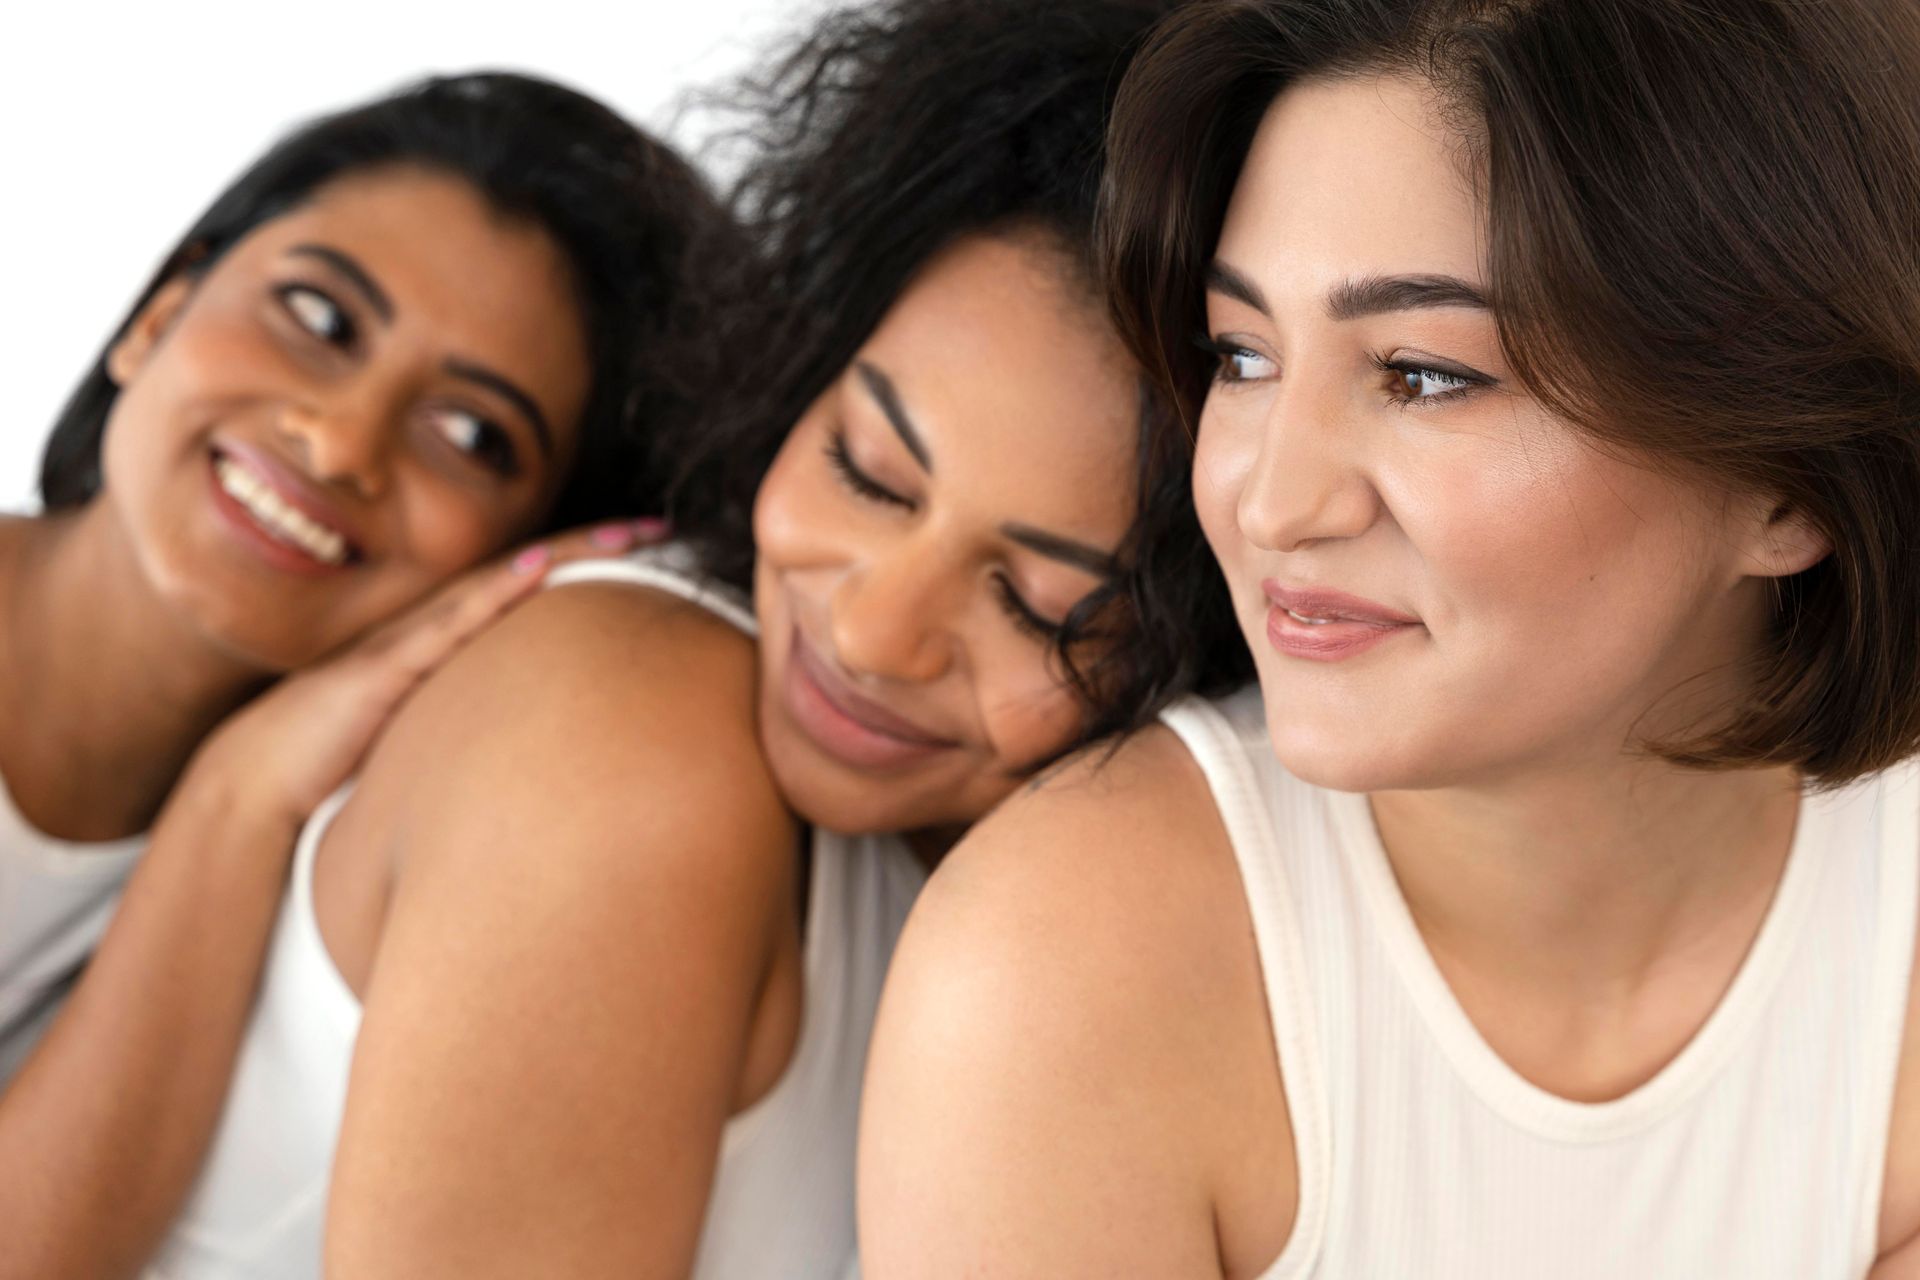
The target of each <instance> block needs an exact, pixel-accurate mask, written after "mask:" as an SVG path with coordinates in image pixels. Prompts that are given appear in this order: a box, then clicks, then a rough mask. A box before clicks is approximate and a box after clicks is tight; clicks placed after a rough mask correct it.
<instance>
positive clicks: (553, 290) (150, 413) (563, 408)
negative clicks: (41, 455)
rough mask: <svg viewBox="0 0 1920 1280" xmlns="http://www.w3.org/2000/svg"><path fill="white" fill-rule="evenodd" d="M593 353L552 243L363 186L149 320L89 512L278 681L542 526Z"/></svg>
mask: <svg viewBox="0 0 1920 1280" xmlns="http://www.w3.org/2000/svg"><path fill="white" fill-rule="evenodd" d="M587 350H588V348H587V337H586V334H585V332H584V329H583V324H582V320H581V317H580V313H579V308H578V306H577V304H576V302H575V301H574V293H573V289H572V285H571V279H570V275H569V267H568V264H567V262H566V260H565V258H564V256H563V255H562V253H561V251H560V249H559V248H558V247H557V245H555V244H554V243H553V241H552V240H551V239H550V238H549V237H548V236H547V234H546V233H545V232H543V231H541V230H538V229H537V228H534V227H532V226H530V225H528V224H526V223H523V222H517V221H508V220H504V219H503V218H502V217H501V216H500V215H498V214H497V213H496V212H495V211H494V210H492V209H491V208H490V207H489V206H488V204H487V203H486V201H485V199H484V198H483V197H482V196H481V195H480V194H479V193H478V192H477V191H475V190H474V189H473V188H472V187H471V186H469V185H468V184H467V183H465V182H463V181H461V180H460V179H458V178H454V177H449V176H445V175H442V174H439V173H435V172H428V171H423V170H418V169H409V168H385V169H379V170H371V171H367V172H364V173H359V174H354V175H350V176H348V177H345V178H341V179H338V180H336V181H334V182H331V183H329V184H327V185H325V186H323V187H321V188H320V189H319V190H318V191H316V192H315V193H314V194H313V195H312V197H311V198H310V199H308V200H307V201H306V202H305V203H303V204H301V205H299V206H298V207H296V208H294V209H293V210H291V211H290V212H288V213H286V214H284V215H283V216H280V217H278V218H274V219H271V220H269V221H267V222H264V223H262V224H261V225H260V226H258V227H257V228H255V229H254V230H253V231H252V232H251V233H249V234H248V235H247V236H246V237H244V238H243V239H241V240H240V241H239V242H237V243H236V244H234V245H233V246H232V248H231V249H229V250H228V251H227V252H226V253H225V254H224V255H223V256H222V257H221V258H220V259H219V260H218V261H217V262H215V263H214V264H213V265H212V266H211V267H210V268H209V269H208V270H207V271H206V272H204V273H203V274H202V275H200V276H199V277H198V278H197V279H195V280H191V281H189V280H185V279H178V280H174V281H171V282H169V283H168V284H166V285H165V286H163V287H162V289H161V290H160V292H159V293H158V294H157V295H156V297H155V298H154V299H153V301H152V303H151V304H150V305H149V306H147V307H146V308H144V309H143V311H142V313H141V314H140V315H139V316H137V317H136V318H135V320H134V322H133V324H132V326H131V327H130V328H129V330H128V332H127V333H126V335H125V336H124V337H123V338H122V339H121V340H120V341H119V342H118V343H116V345H115V347H114V349H113V350H112V351H111V352H110V353H109V357H108V371H109V373H110V374H111V376H112V377H113V379H114V381H115V382H116V383H117V384H118V385H119V386H120V388H121V390H120V394H119V396H118V398H117V399H116V400H115V403H114V406H113V409H112V412H111V414H110V416H109V418H108V421H107V429H106V438H105V441H104V443H103V446H102V454H101V458H102V471H103V476H104V484H103V488H102V495H101V497H100V498H98V499H96V501H97V502H104V503H107V504H109V505H110V506H111V508H112V510H113V513H114V514H115V516H116V517H117V519H118V521H119V523H120V527H121V528H122V529H124V531H125V533H126V535H127V539H128V541H129V543H130V545H131V546H132V548H133V553H134V555H135V557H136V559H137V561H138V563H139V565H140V568H141V570H142V572H143V575H144V576H145V578H146V580H147V581H148V582H149V583H150V584H152V585H153V587H154V588H155V590H156V592H157V593H158V594H159V596H160V597H161V598H162V599H163V600H164V601H166V602H167V603H168V605H169V606H170V607H171V608H172V609H173V610H174V611H175V612H176V613H177V614H179V615H180V616H182V617H185V618H187V619H188V620H189V621H190V623H191V625H192V626H193V627H195V628H196V629H198V630H199V631H200V632H201V633H202V634H203V635H205V636H206V637H207V638H208V639H209V640H210V641H211V642H212V643H213V644H215V645H216V646H218V647H219V648H221V649H222V650H224V651H226V652H227V653H229V654H231V655H232V656H234V657H236V658H238V659H240V660H241V661H243V662H246V663H249V664H252V665H255V666H257V667H259V668H261V669H263V670H268V671H278V670H286V669H288V668H290V667H293V666H296V665H299V664H300V663H302V662H305V661H307V660H309V659H311V658H313V657H315V656H317V655H319V654H321V653H324V652H327V651H328V650H330V649H332V648H334V647H336V646H338V645H339V644H341V643H343V642H344V641H346V640H348V639H350V638H351V637H353V636H354V635H356V634H358V633H359V632H360V631H362V630H364V629H365V628H366V627H368V626H370V625H371V624H373V623H374V622H377V621H379V620H380V619H383V618H385V617H387V616H389V615H391V614H393V613H394V612H396V611H397V610H399V609H400V608H402V607H403V606H405V605H406V604H408V603H410V602H411V601H413V600H415V599H416V598H418V597H419V596H421V595H422V594H424V593H425V592H427V591H428V590H429V589H431V588H432V587H434V586H435V585H437V584H438V583H440V582H442V581H443V580H445V579H446V578H448V577H450V576H451V575H453V574H455V573H457V572H458V571H460V570H461V569H464V568H466V567H468V566H470V565H472V564H474V563H476V562H477V561H479V560H481V559H483V558H484V557H486V556H488V555H490V554H492V553H494V552H495V551H498V550H500V549H501V548H503V547H504V546H506V545H507V544H508V543H509V542H511V541H512V540H513V539H515V538H517V537H520V536H523V535H525V534H526V533H528V532H530V531H531V530H532V529H533V527H534V526H535V524H536V522H537V521H538V520H539V519H540V518H541V517H542V515H543V514H544V512H545V510H546V509H547V507H548V506H549V505H550V503H551V502H552V500H553V498H554V496H555V494H556V493H557V492H558V490H559V488H560V484H561V481H562V479H563V478H564V476H565V474H566V468H567V465H568V462H569V459H570V457H571V455H572V451H573V446H574V432H575V424H576V420H577V419H578V417H579V415H580V412H581V410H582V408H583V406H584V404H585V402H586V398H587V395H588V391H589V378H590V368H589V357H588V354H587Z"/></svg>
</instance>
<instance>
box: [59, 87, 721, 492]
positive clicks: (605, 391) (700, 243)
mask: <svg viewBox="0 0 1920 1280" xmlns="http://www.w3.org/2000/svg"><path fill="white" fill-rule="evenodd" d="M403 164H411V165H419V166H423V167H426V168H429V169H433V170H437V171H441V172H445V173H449V174H452V175H454V176H457V177H459V178H462V179H464V180H466V181H467V182H469V183H471V184H472V185H473V187H474V188H475V189H476V190H477V191H479V192H480V193H481V194H482V195H483V196H484V197H485V198H486V199H487V201H488V202H489V203H490V204H492V205H493V206H494V207H495V208H496V209H497V210H499V211H500V212H501V213H503V214H505V215H508V216H510V217H517V218H525V219H528V220H530V221H532V222H533V223H535V224H536V225H538V226H539V227H541V228H542V229H543V230H545V231H546V232H547V234H548V235H550V236H551V237H552V238H553V240H554V241H555V243H556V244H557V245H558V246H559V247H560V249H561V251H562V252H563V254H564V255H565V257H566V258H567V260H568V262H569V263H570V264H571V266H572V268H573V271H572V275H573V285H574V288H575V291H576V294H577V297H578V300H579V305H580V308H581V313H582V319H583V321H584V322H585V328H586V330H587V334H588V341H589V344H590V346H589V350H590V354H591V358H592V377H593V384H592V387H591V389H590V392H589V395H588V399H587V403H586V407H585V409H584V411H583V413H582V416H581V421H580V427H579V441H580V444H579V449H578V451H577V454H576V459H575V462H574V466H573V471H572V474H571V476H570V478H569V480H568V482H567V484H566V485H565V486H564V487H563V488H562V490H561V493H560V496H559V498H558V500H557V502H556V504H555V508H554V510H553V511H552V512H551V513H550V514H549V517H548V523H549V524H551V525H562V524H572V523H578V522H580V521H583V520H591V519H595V518H598V517H600V516H602V515H610V514H615V513H627V512H641V511H646V510H658V509H659V507H660V505H661V496H660V489H661V485H660V483H659V481H658V478H657V477H656V476H655V474H654V473H653V471H652V468H651V467H650V466H648V465H647V461H646V459H647V458H648V457H649V456H650V450H649V449H648V448H647V447H646V441H647V438H648V437H651V436H652V435H654V434H656V433H658V432H665V433H667V434H676V433H677V432H678V430H680V429H681V428H682V427H683V425H684V424H685V423H686V422H687V420H688V418H689V416H690V412H691V410H692V408H693V404H694V400H695V397H696V392H695V390H694V384H695V382H696V381H697V380H695V379H692V378H690V377H689V376H688V373H687V369H686V364H687V361H688V360H689V359H693V358H696V355H697V350H698V347H697V345H696V343H695V342H694V341H693V340H692V339H693V335H694V333H695V332H697V330H698V329H699V328H700V327H701V326H702V324H703V320H702V313H703V311H704V303H703V299H704V298H705V297H706V296H707V295H706V292H705V289H704V280H705V277H706V276H708V275H710V274H711V268H712V266H713V264H714V263H716V262H720V263H723V262H724V261H725V259H726V257H727V256H728V254H729V252H730V250H731V248H732V245H733V242H732V240H731V237H730V233H729V227H730V223H729V222H728V221H727V219H726V218H725V216H724V213H723V211H722V209H721V207H720V205H719V202H718V201H717V200H716V199H715V198H714V197H713V196H712V195H711V194H710V193H709V191H708V190H707V188H706V186H705V184H704V183H703V182H702V181H701V179H700V178H699V177H698V176H697V175H696V173H695V172H694V170H693V169H692V168H691V167H690V166H688V165H687V164H686V163H685V162H684V161H683V160H681V159H680V157H678V156H677V155H675V154H674V153H673V152H672V151H671V150H670V149H668V148H667V147H666V146H664V145H662V144H661V143H659V142H657V141H655V140H654V139H652V138H650V137H648V136H647V135H646V134H644V133H642V132H641V131H640V130H638V129H636V128H635V127H634V126H633V125H631V124H629V123H628V122H627V121H625V120H623V119H621V118H620V117H619V116H618V115H616V114H615V113H614V112H613V111H611V110H609V109H608V108H607V107H605V106H603V105H601V104H600V103H598V102H596V101H594V100H593V99H591V98H589V97H586V96H585V95H583V94H580V93H576V92H574V91H573V90H571V89H567V88H563V87H562V86H560V85H557V84H553V83H551V82H549V81H545V80H540V79H536V78H534V77H531V76H524V75H517V74H511V73H505V72H481V73H474V74H469V75H458V76H444V77H436V78H433V79H429V80H424V81H421V82H420V83H418V84H415V85H412V86H410V87H407V88H404V89H402V90H400V91H399V92H397V93H394V94H392V95H390V96H387V97H384V98H380V99H378V100H376V101H373V102H370V103H367V104H365V105H362V106H358V107H354V108H351V109H349V110H346V111H343V112H340V113H338V114H335V115H329V116H325V117H323V118H321V119H318V120H315V121H313V122H312V123H309V124H307V125H305V126H303V127H301V128H299V129H298V130H296V131H295V132H293V133H292V134H290V135H288V136H287V137H286V138H284V139H282V140H281V141H280V142H279V143H278V144H276V145H275V146H274V147H273V148H272V149H271V150H269V151H268V152H267V153H266V154H265V155H263V156H261V157H260V158H259V159H258V160H256V161H255V162H254V163H253V164H252V166H250V167H249V168H248V169H247V170H246V171H245V172H244V173H242V174H241V175H240V176H239V177H238V178H236V179H235V180H234V182H233V183H232V185H231V186H229V187H228V188H227V189H226V190H225V191H223V192H221V193H220V194H219V196H217V197H216V198H215V199H214V201H213V203H212V204H211V205H210V206H209V207H208V208H207V210H206V212H205V213H203V214H201V215H200V218H199V220H198V221H196V222H195V223H194V224H193V226H192V227H191V228H189V229H188V231H187V233H186V234H185V235H184V236H182V237H181V239H180V242H179V244H177V245H176V246H175V247H174V249H173V250H172V252H170V253H169V254H168V255H167V256H166V258H165V260H164V261H163V262H162V263H161V265H160V268H159V270H158V271H157V272H155V274H154V277H153V279H152V280H151V281H149V282H148V284H147V286H146V287H145V288H144V289H143V290H142V291H141V293H140V296H139V298H138V299H137V300H136V301H135V302H134V304H133V307H132V309H131V310H130V311H129V313H128V315H127V318H126V319H125V320H123V321H121V323H120V325H119V326H118V327H117V328H116V329H115V331H114V335H113V337H112V338H110V339H109V340H108V342H107V344H106V346H105V347H103V348H102V350H101V353H100V356H99V358H98V359H96V360H95V361H94V362H93V366H92V367H91V368H90V369H88V370H87V372H86V374H85V376H84V377H83V378H82V379H81V381H80V385H79V386H78V387H77V388H75V390H74V392H73V394H72V396H71V397H70V398H69V399H68V401H67V403H66V406H65V408H63V409H62V410H61V412H60V416H59V418H58V419H57V420H56V421H55V423H54V428H53V434H52V437H51V438H50V439H49V440H48V442H47V447H46V451H45V453H44V455H43V456H42V459H41V464H40V494H41V501H42V503H43V505H44V506H45V508H46V509H47V510H48V511H58V510H61V509H65V508H71V507H76V506H80V505H82V504H84V503H86V502H87V501H89V500H90V499H91V498H92V497H93V496H94V495H95V494H96V493H97V492H99V489H100V485H101V473H100V446H101V439H102V437H103V435H104V434H105V431H106V424H107V418H108V415H109V413H110V411H111V410H112V408H113V402H114V399H115V397H116V396H117V395H118V389H117V388H116V386H115V385H114V382H113V380H112V379H111V378H110V377H109V376H108V374H107V367H106V364H107V353H108V352H109V351H110V350H111V349H112V347H113V345H114V343H115V342H117V341H118V340H119V338H120V336H121V335H122V334H123V333H124V332H125V331H126V328H127V326H128V325H130V324H131V323H132V322H133V319H134V317H136V316H138V315H139V313H140V312H141V310H142V309H144V308H145V307H146V305H147V303H148V301H149V300H151V299H152V297H153V295H154V294H155V292H157V291H158V290H159V289H160V287H161V286H162V285H164V284H166V283H167V282H168V281H169V280H173V279H175V278H178V277H183V276H184V277H187V278H193V277H195V276H198V275H200V274H201V273H203V272H205V271H206V270H207V269H208V268H209V267H211V266H212V265H213V264H214V263H215V262H217V261H219V259H220V257H221V255H222V254H224V253H225V252H226V251H227V250H228V249H230V248H232V247H233V245H234V244H235V243H237V242H238V241H239V240H240V239H241V238H242V237H244V236H245V235H246V234H247V233H248V232H249V231H251V230H252V229H253V228H255V227H256V226H258V225H260V224H261V223H263V222H266V221H267V220H269V219H271V218H275V217H278V216H279V215H281V214H284V213H286V212H287V211H289V210H290V209H292V208H294V207H295V206H297V205H299V204H300V203H301V202H302V201H304V200H306V199H307V198H308V197H310V196H311V195H312V194H313V193H314V192H315V191H317V190H318V189H319V188H320V187H322V186H324V185H325V184H326V183H328V182H330V181H332V180H334V179H336V178H340V177H343V176H345V175H346V174H349V173H352V172H356V171H359V170H364V169H370V168H376V167H380V166H386V165H403Z"/></svg>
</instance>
